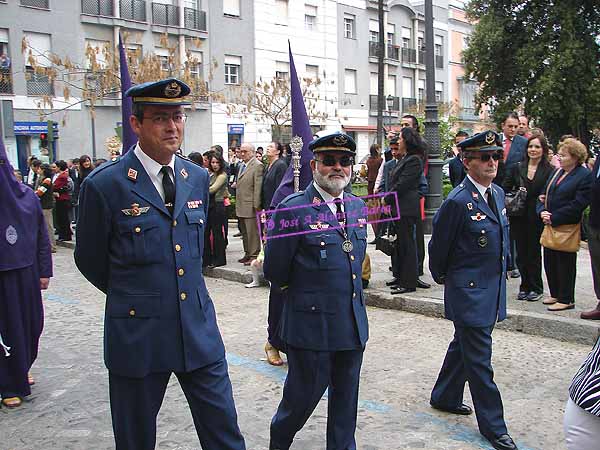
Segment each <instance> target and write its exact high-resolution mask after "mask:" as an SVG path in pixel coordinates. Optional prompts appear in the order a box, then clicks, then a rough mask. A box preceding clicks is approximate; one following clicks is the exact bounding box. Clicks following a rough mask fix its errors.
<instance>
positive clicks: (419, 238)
mask: <svg viewBox="0 0 600 450" xmlns="http://www.w3.org/2000/svg"><path fill="white" fill-rule="evenodd" d="M415 225H416V226H415V232H416V242H417V255H418V259H417V264H418V268H417V275H419V276H421V275H423V262H424V261H425V233H424V231H423V220H422V219H421V217H417V221H416V222H415Z"/></svg>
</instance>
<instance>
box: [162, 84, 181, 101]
mask: <svg viewBox="0 0 600 450" xmlns="http://www.w3.org/2000/svg"><path fill="white" fill-rule="evenodd" d="M179 94H181V86H179V83H177V82H176V81H173V82H172V83H169V84H167V85H166V86H165V96H166V97H167V98H175V97H178V96H179Z"/></svg>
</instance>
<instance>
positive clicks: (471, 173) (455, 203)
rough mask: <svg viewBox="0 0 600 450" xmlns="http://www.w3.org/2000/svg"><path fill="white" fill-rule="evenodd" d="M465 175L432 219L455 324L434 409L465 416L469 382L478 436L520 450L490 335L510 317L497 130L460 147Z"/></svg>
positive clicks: (434, 256) (435, 256)
mask: <svg viewBox="0 0 600 450" xmlns="http://www.w3.org/2000/svg"><path fill="white" fill-rule="evenodd" d="M459 145H460V147H461V150H462V152H463V161H464V165H465V169H466V170H467V177H466V178H465V179H464V181H463V182H462V183H461V184H459V185H458V186H457V187H456V188H454V189H453V190H452V191H451V192H450V194H449V195H448V198H447V199H446V200H445V201H444V203H442V206H441V207H440V209H439V210H438V211H437V213H436V214H435V216H434V218H433V223H432V234H431V240H430V241H429V269H430V271H431V275H432V276H433V279H434V280H435V282H436V283H438V284H443V285H444V307H445V315H446V318H447V319H448V320H451V321H452V322H453V323H454V330H455V331H454V339H453V340H452V342H451V343H450V345H449V346H448V351H447V353H446V357H445V359H444V363H443V365H442V368H441V370H440V373H439V376H438V379H437V381H436V383H435V386H434V388H433V391H432V392H431V399H430V403H431V406H432V407H433V408H435V409H438V410H442V411H445V412H449V413H452V414H459V415H468V414H471V413H472V412H473V410H472V409H471V407H469V406H467V405H465V404H464V403H463V395H464V390H465V383H466V382H467V381H468V382H469V389H470V390H471V397H472V398H473V404H474V406H475V412H476V414H477V424H478V426H479V431H480V432H481V434H482V435H483V436H484V437H485V438H486V439H488V441H490V443H491V444H492V447H494V448H495V449H497V450H517V446H516V445H515V443H514V441H513V440H512V438H511V437H510V435H509V434H508V431H507V428H506V423H505V422H504V407H503V405H502V398H501V397H500V392H499V391H498V387H497V386H496V383H495V382H494V371H493V369H492V362H491V359H492V330H493V329H494V325H495V324H496V320H498V321H502V320H504V319H505V318H506V266H507V259H508V258H509V257H510V254H509V247H508V245H509V237H508V228H509V225H508V220H507V217H506V210H505V209H504V191H503V190H502V188H501V187H500V186H497V185H495V184H493V183H492V180H493V179H494V177H495V176H496V174H497V171H498V162H499V160H500V159H502V153H501V150H502V147H501V146H500V139H499V137H498V135H497V134H496V133H494V132H493V131H487V132H483V133H478V134H476V135H474V136H473V137H471V138H470V139H466V140H464V141H463V142H461V143H460V144H459Z"/></svg>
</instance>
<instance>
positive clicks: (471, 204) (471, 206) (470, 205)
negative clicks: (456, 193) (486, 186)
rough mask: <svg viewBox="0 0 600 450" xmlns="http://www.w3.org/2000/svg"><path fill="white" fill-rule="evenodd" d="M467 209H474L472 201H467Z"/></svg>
mask: <svg viewBox="0 0 600 450" xmlns="http://www.w3.org/2000/svg"><path fill="white" fill-rule="evenodd" d="M467 209H468V210H469V211H473V203H471V202H469V203H467Z"/></svg>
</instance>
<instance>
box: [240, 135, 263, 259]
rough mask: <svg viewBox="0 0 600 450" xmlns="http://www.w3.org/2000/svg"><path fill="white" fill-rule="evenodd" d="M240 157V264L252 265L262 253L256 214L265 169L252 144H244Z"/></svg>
mask: <svg viewBox="0 0 600 450" xmlns="http://www.w3.org/2000/svg"><path fill="white" fill-rule="evenodd" d="M240 157H241V159H242V163H241V166H240V169H239V172H238V179H237V184H236V198H235V214H236V215H237V216H238V218H239V220H240V231H241V233H242V241H243V244H244V257H243V258H242V259H240V260H239V262H241V263H244V265H250V262H251V261H252V260H253V259H256V257H257V256H258V253H259V252H260V237H259V235H258V226H257V225H256V212H257V211H259V210H260V204H261V203H260V201H261V198H260V191H261V187H262V178H263V171H264V167H263V165H262V163H261V162H260V161H259V160H258V159H256V156H255V150H254V146H253V145H252V144H242V146H241V147H240Z"/></svg>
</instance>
